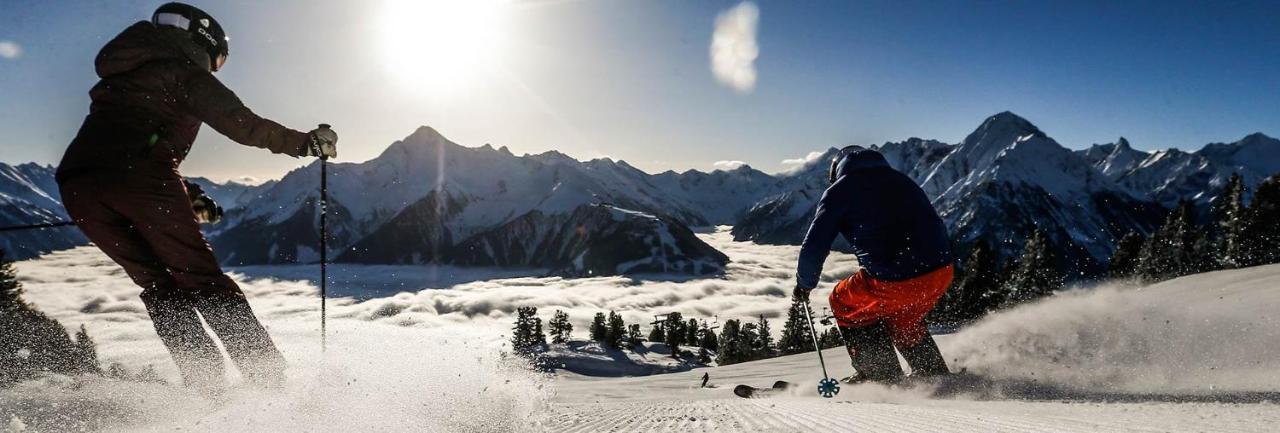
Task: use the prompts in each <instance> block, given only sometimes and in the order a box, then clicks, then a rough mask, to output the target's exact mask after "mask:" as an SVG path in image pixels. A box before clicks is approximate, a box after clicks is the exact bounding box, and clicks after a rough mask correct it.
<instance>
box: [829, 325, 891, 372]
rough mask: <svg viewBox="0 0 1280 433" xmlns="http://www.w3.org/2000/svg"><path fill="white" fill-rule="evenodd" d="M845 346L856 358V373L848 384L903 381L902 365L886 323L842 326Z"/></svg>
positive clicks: (854, 365) (854, 358) (854, 364)
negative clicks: (859, 326)
mask: <svg viewBox="0 0 1280 433" xmlns="http://www.w3.org/2000/svg"><path fill="white" fill-rule="evenodd" d="M840 331H841V334H842V335H843V336H844V344H845V348H847V349H848V350H849V357H850V358H851V359H852V361H853V368H854V370H856V371H857V373H856V374H854V375H853V376H850V377H848V378H846V379H845V380H846V382H845V383H863V382H877V383H884V384H893V383H897V382H899V381H901V380H902V377H903V373H902V366H900V365H898V355H897V354H896V353H894V351H893V341H892V340H891V339H890V337H889V326H888V325H886V324H885V323H884V322H877V323H876V324H874V325H871V326H866V327H861V328H845V327H841V328H840Z"/></svg>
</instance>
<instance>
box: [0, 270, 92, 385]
mask: <svg viewBox="0 0 1280 433" xmlns="http://www.w3.org/2000/svg"><path fill="white" fill-rule="evenodd" d="M22 293H23V290H22V284H21V283H20V282H18V276H17V272H16V270H15V269H14V268H13V265H12V263H11V262H9V261H8V260H6V259H5V257H4V253H3V252H2V251H0V385H5V384H9V383H13V382H16V381H20V380H23V379H26V378H28V377H31V375H32V374H34V373H36V372H40V371H48V372H53V373H61V374H76V373H83V372H87V371H86V370H85V367H86V365H85V364H84V363H83V362H81V359H82V358H81V357H79V356H77V355H78V353H79V352H78V350H77V346H76V345H75V343H74V342H72V341H71V336H70V335H69V334H67V330H66V328H64V327H63V326H62V324H60V323H58V321H56V320H54V319H52V318H50V317H49V316H46V315H45V314H44V313H41V312H39V311H36V310H35V309H34V308H32V307H31V306H30V305H29V304H27V303H26V302H25V301H24V300H23V299H22ZM86 343H87V344H90V345H91V344H92V342H91V341H88V342H86ZM95 352H96V349H95Z"/></svg>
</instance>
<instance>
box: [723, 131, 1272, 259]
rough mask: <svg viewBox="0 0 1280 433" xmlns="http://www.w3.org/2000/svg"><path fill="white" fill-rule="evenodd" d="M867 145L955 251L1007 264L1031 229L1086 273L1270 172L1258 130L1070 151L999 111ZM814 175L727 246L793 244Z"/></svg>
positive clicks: (754, 217)
mask: <svg viewBox="0 0 1280 433" xmlns="http://www.w3.org/2000/svg"><path fill="white" fill-rule="evenodd" d="M871 147H873V148H876V149H877V150H879V151H880V152H882V153H883V154H884V155H885V157H886V159H888V161H889V163H890V165H892V166H893V167H894V168H895V169H898V170H899V171H902V172H903V173H906V174H907V175H908V176H910V177H911V178H912V179H914V180H915V181H916V182H917V183H919V184H920V185H921V186H922V187H923V188H924V190H925V192H926V193H927V194H928V195H929V196H930V197H931V198H932V199H933V204H934V207H935V208H937V209H938V212H939V213H940V214H941V215H942V216H943V218H944V220H945V221H946V222H947V226H948V229H949V230H950V231H951V233H952V235H953V236H954V237H955V239H956V241H957V242H958V243H960V244H961V245H965V244H969V243H972V242H974V241H976V240H978V239H979V238H985V239H986V240H987V241H988V242H991V243H993V244H994V245H995V246H996V247H997V248H998V249H1000V250H1001V252H1002V253H1003V255H1004V256H1006V257H1007V256H1012V255H1013V254H1016V253H1017V252H1018V251H1019V249H1020V248H1021V241H1020V239H1023V238H1024V237H1025V236H1026V235H1027V234H1028V233H1030V231H1031V230H1032V229H1033V228H1036V227H1038V228H1041V229H1044V230H1046V231H1047V232H1048V233H1049V235H1050V237H1051V238H1053V240H1054V241H1055V244H1057V245H1060V246H1061V247H1062V249H1063V250H1064V251H1065V252H1066V256H1067V258H1068V260H1070V261H1071V262H1072V263H1073V264H1074V266H1073V267H1072V268H1073V269H1075V270H1078V271H1080V272H1082V273H1086V274H1087V273H1091V272H1096V271H1098V270H1100V269H1101V266H1102V265H1103V264H1105V261H1106V260H1107V259H1108V258H1109V257H1110V254H1111V252H1112V248H1113V245H1114V243H1115V239H1117V238H1118V237H1119V236H1123V235H1124V234H1125V233H1128V232H1129V231H1131V230H1132V231H1138V232H1142V233H1150V231H1151V230H1152V229H1154V228H1155V227H1156V226H1157V225H1158V224H1159V223H1160V222H1161V221H1162V220H1163V218H1164V215H1165V212H1166V208H1168V207H1171V206H1172V205H1173V204H1176V203H1177V201H1178V200H1182V199H1187V200H1194V201H1197V202H1199V203H1202V204H1203V203H1206V202H1208V201H1209V200H1210V199H1212V197H1215V196H1216V195H1217V194H1218V193H1219V192H1220V191H1221V188H1222V187H1223V186H1224V185H1225V182H1226V179H1227V178H1228V177H1230V175H1231V173H1232V172H1239V173H1241V174H1242V175H1243V176H1244V178H1245V182H1246V184H1247V185H1250V186H1252V185H1256V184H1257V182H1258V181H1260V180H1261V179H1263V178H1264V177H1265V176H1268V175H1272V174H1276V173H1280V157H1277V155H1280V140H1276V139H1273V138H1270V137H1267V136H1265V135H1263V134H1261V133H1256V134H1252V135H1249V136H1248V137H1245V138H1244V139H1242V140H1240V141H1237V142H1234V143H1214V144H1210V145H1207V146H1205V147H1204V148H1203V149H1201V150H1199V151H1197V152H1191V153H1188V152H1184V151H1180V150H1177V149H1169V150H1163V151H1157V152H1143V151H1139V150H1135V149H1133V148H1132V147H1131V146H1130V145H1129V143H1128V141H1127V140H1125V139H1123V138H1122V139H1120V140H1119V141H1118V142H1117V143H1112V144H1106V145H1094V146H1093V147H1091V148H1088V149H1084V150H1078V151H1074V152H1073V151H1070V150H1068V149H1066V148H1065V147H1063V146H1061V145H1060V144H1058V143H1057V142H1056V141H1054V140H1053V139H1052V138H1051V137H1049V136H1048V135H1047V134H1045V133H1044V132H1043V131H1041V130H1040V129H1039V128H1037V127H1036V126H1035V125H1033V124H1031V122H1029V121H1027V120H1026V119H1023V118H1022V117H1019V116H1018V115H1016V114H1013V113H1011V112H1003V113H998V114H996V115H993V116H991V117H989V118H987V119H986V120H985V121H984V122H983V123H982V124H981V125H980V126H979V127H978V128H977V129H976V130H974V131H973V132H972V133H971V134H969V135H968V136H967V137H965V139H964V140H963V141H961V142H960V143H957V144H946V143H942V142H938V141H934V140H923V139H918V138H912V139H908V140H906V141H901V142H888V143H884V144H882V145H878V146H871ZM834 151H835V150H834V149H832V150H830V151H828V154H827V155H824V156H823V158H821V159H822V160H824V161H827V160H830V154H831V153H832V152H834ZM822 168H823V167H818V166H813V167H809V168H808V169H807V170H805V171H802V172H799V173H797V174H795V175H796V176H801V177H808V178H811V179H822V180H821V181H816V180H815V181H813V182H810V183H809V184H807V186H806V187H805V188H803V189H798V190H793V191H788V192H786V193H783V194H780V195H776V196H772V197H768V198H766V199H764V200H762V201H760V202H758V203H757V204H756V205H755V206H753V207H752V209H751V211H750V212H748V213H747V215H745V216H744V217H743V218H742V220H741V221H740V223H739V224H738V225H736V226H735V227H734V236H735V239H739V240H755V241H759V242H766V243H787V244H797V243H799V242H800V241H801V240H803V238H804V233H805V229H806V228H807V225H808V222H809V221H808V219H809V218H810V216H811V215H812V212H813V208H814V206H816V203H817V200H818V199H819V198H820V197H821V195H822V191H823V190H824V189H825V187H826V182H825V176H826V174H825V172H824V171H823V170H822Z"/></svg>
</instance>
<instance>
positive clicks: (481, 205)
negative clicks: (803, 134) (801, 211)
mask: <svg viewBox="0 0 1280 433" xmlns="http://www.w3.org/2000/svg"><path fill="white" fill-rule="evenodd" d="M329 173H330V178H329V191H330V203H329V206H330V212H331V213H330V221H331V225H330V227H331V228H332V229H333V230H332V232H331V233H332V236H333V237H332V238H331V242H332V243H331V244H332V245H335V248H334V250H333V252H334V253H335V254H334V256H336V258H337V260H338V261H342V262H355V263H406V264H416V263H453V264H468V265H499V266H527V267H538V268H549V269H553V270H558V271H560V272H562V273H567V274H593V275H600V274H618V273H639V272H679V273H694V274H702V273H710V272H716V271H717V270H718V269H722V268H723V266H724V264H725V263H726V262H727V258H725V257H724V255H723V254H721V253H719V252H718V251H716V250H715V249H714V248H711V247H709V246H707V245H706V244H705V243H703V242H702V241H700V240H698V239H697V237H696V236H694V235H693V234H692V232H691V231H690V230H689V229H688V227H690V226H707V225H711V224H727V223H732V222H733V218H734V217H735V215H736V214H737V213H740V212H741V211H745V209H746V208H747V207H748V206H749V205H750V203H751V200H752V199H751V197H754V196H755V195H759V194H750V195H748V194H743V195H726V194H722V193H721V191H725V190H738V191H742V190H745V191H755V190H762V189H764V190H774V189H776V190H780V189H781V188H783V187H784V186H783V185H779V184H777V182H776V180H775V179H774V178H773V177H771V176H769V175H767V174H763V173H760V172H758V171H754V170H750V169H740V170H735V171H733V172H723V171H718V172H714V173H699V172H687V173H686V174H683V175H681V174H675V173H663V174H659V175H650V174H648V173H645V172H643V171H640V170H638V169H636V168H634V167H631V166H630V165H627V163H625V162H621V161H618V162H615V161H612V160H609V159H597V160H591V161H586V162H583V161H578V160H576V159H573V158H570V157H568V156H566V155H564V154H561V153H558V152H546V153H542V154H537V155H523V156H516V155H514V154H512V153H511V152H510V151H509V150H507V149H506V148H505V147H503V148H499V149H495V148H493V147H492V146H489V145H485V146H481V147H476V148H468V147H463V146H460V145H458V144H456V143H453V142H451V141H449V140H448V139H446V138H445V137H443V136H441V135H440V134H439V133H438V132H436V131H435V130H434V129H432V128H429V127H423V128H420V129H418V130H417V131H416V132H414V133H413V134H412V135H410V136H408V137H406V138H405V139H404V140H401V141H398V142H396V143H394V144H392V145H391V146H390V147H388V148H387V150H386V151H384V152H383V153H382V154H381V155H379V156H378V157H376V158H374V159H372V160H369V161H366V162H363V163H340V164H332V165H331V166H330V167H329ZM318 181H319V166H318V165H316V164H312V165H309V166H307V167H304V168H301V169H298V170H295V171H293V172H291V173H289V174H288V175H286V176H285V177H284V178H282V179H281V180H280V181H278V182H276V183H274V184H271V185H264V186H261V187H254V188H250V189H248V190H247V191H246V192H245V193H244V194H247V196H248V197H250V198H248V199H247V200H245V201H244V202H243V203H242V205H241V206H239V207H238V208H236V209H234V210H232V211H230V212H228V214H227V218H226V222H224V223H223V224H222V225H221V226H220V227H218V228H216V229H215V230H214V231H212V232H211V233H210V234H211V242H212V243H213V244H214V247H215V251H218V252H219V254H222V256H221V259H222V260H223V261H224V262H225V263H228V264H261V263H295V262H303V263H305V262H311V261H315V260H317V259H318V256H319V253H318V252H317V251H316V250H315V245H317V243H318V237H317V236H318V235H317V234H316V233H315V230H314V227H316V219H317V218H318V214H317V212H316V205H315V204H316V203H317V201H318V194H319V191H318ZM770 188H773V189H770ZM735 200H736V201H735ZM713 208H714V209H715V210H714V211H706V210H707V209H713ZM735 208H736V209H737V210H735Z"/></svg>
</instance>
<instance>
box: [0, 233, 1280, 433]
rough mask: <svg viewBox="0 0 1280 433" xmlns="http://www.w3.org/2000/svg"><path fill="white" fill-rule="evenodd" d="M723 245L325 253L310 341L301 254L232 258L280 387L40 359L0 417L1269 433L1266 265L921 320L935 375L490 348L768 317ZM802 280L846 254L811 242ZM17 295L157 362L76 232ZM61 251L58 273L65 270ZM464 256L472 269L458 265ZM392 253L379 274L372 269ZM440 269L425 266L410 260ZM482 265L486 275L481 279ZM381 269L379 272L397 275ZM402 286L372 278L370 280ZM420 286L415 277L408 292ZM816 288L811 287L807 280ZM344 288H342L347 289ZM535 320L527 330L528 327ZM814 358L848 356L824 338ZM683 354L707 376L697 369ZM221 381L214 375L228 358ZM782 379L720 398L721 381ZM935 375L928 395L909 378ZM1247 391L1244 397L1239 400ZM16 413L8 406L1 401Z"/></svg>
mask: <svg viewBox="0 0 1280 433" xmlns="http://www.w3.org/2000/svg"><path fill="white" fill-rule="evenodd" d="M700 236H702V237H703V238H704V239H705V240H707V242H709V243H711V244H712V245H713V246H716V247H717V248H718V249H721V250H722V251H725V252H726V253H727V254H729V255H730V256H731V257H732V258H733V259H734V262H733V263H732V264H731V265H730V268H729V270H728V272H727V273H726V275H725V277H724V278H722V279H688V278H675V277H674V276H665V277H664V276H652V277H649V278H637V279H631V278H621V277H609V278H581V279H564V278H506V279H503V278H501V277H502V276H501V275H494V274H493V273H492V272H494V271H484V270H473V269H466V270H457V269H450V268H435V269H432V268H425V267H413V266H399V267H396V266H379V267H336V268H334V269H331V271H332V272H333V273H334V274H335V275H336V276H337V277H338V278H340V279H343V280H344V281H346V283H344V284H353V285H354V286H351V287H347V290H350V291H355V293H358V292H359V287H358V281H360V280H362V278H353V277H351V276H350V275H342V274H343V273H345V272H363V274H362V275H369V276H378V277H377V280H378V281H377V284H376V286H377V289H376V290H373V291H372V295H373V296H362V297H360V299H364V300H358V299H356V298H352V297H341V298H335V299H331V300H330V310H329V311H330V321H329V332H330V335H329V347H328V351H327V352H324V353H321V352H320V350H319V347H318V345H319V341H318V329H317V328H318V317H317V309H318V302H317V299H316V298H315V295H316V287H315V285H314V283H313V282H312V281H309V280H307V279H304V278H299V277H300V276H304V275H306V273H307V272H309V271H314V269H315V268H314V267H310V266H278V267H254V268H241V269H235V270H233V271H234V274H233V275H234V277H235V278H236V279H237V281H239V282H240V283H241V284H242V285H243V287H244V289H245V291H246V293H247V295H248V296H249V299H250V300H251V302H252V303H253V305H254V308H255V311H257V313H258V315H259V316H260V317H262V319H263V321H264V323H265V324H266V326H267V327H268V328H269V330H270V331H271V332H272V334H273V336H275V338H276V340H277V341H278V342H279V344H280V345H281V348H282V350H283V352H284V353H285V356H286V357H287V358H288V360H289V362H290V365H291V366H292V368H291V370H290V372H289V375H290V378H289V381H288V384H287V386H286V387H285V389H283V390H281V391H279V392H263V391H255V390H252V389H243V388H236V389H233V390H232V391H231V392H230V393H229V394H227V395H225V396H224V397H222V398H221V399H217V400H215V401H211V400H209V399H206V398H203V397H200V396H197V395H193V394H189V393H187V392H185V391H183V390H181V389H179V388H177V387H172V386H160V385H148V384H132V383H129V384H122V383H119V382H115V381H108V380H80V381H71V380H67V379H65V378H62V379H59V378H50V379H46V380H43V381H39V382H34V383H27V384H24V385H22V386H20V387H18V388H14V389H9V390H4V391H0V421H4V422H7V424H0V425H7V426H25V428H26V429H27V431H77V430H95V431H175V430H182V431H218V432H236V431H283V432H288V431H333V432H339V431H340V432H347V431H540V430H552V431H672V430H676V431H797V430H803V431H863V430H868V431H966V432H969V431H972V432H978V431H984V432H985V431H1134V430H1139V431H1269V430H1272V427H1273V426H1274V425H1276V423H1277V422H1280V407H1277V405H1276V404H1275V403H1274V402H1276V401H1280V352H1277V351H1278V350H1280V326H1277V323H1276V320H1277V318H1276V316H1277V313H1276V311H1278V309H1277V306H1280V292H1276V290H1275V287H1277V286H1280V266H1267V267H1257V268H1249V269H1243V270H1235V271H1223V272H1215V273H1210V274H1202V275H1195V276H1190V277H1184V278H1182V279H1178V280H1174V281H1170V282H1166V283H1163V284H1159V285H1155V286H1151V287H1146V288H1131V287H1119V286H1114V287H1113V286H1105V287H1097V288H1087V289H1081V290H1078V291H1073V292H1070V293H1068V294H1065V295H1061V296H1056V297H1053V298H1051V299H1048V300H1045V301H1042V302H1040V303H1037V304H1033V305H1029V306H1025V307H1023V308H1019V309H1016V310H1012V311H1009V312H1006V313H1002V314H998V315H995V316H993V317H990V318H988V319H987V320H984V321H983V322H981V323H979V324H977V325H975V326H973V327H970V328H967V329H965V330H963V331H961V332H959V333H957V334H955V335H950V336H943V337H941V338H940V339H939V340H940V344H941V346H942V349H943V352H944V354H945V355H946V356H947V357H948V359H950V360H951V361H952V368H953V369H957V370H958V369H961V368H964V369H967V371H968V372H970V373H973V374H976V375H977V376H976V377H977V378H979V379H977V380H976V381H975V382H974V383H970V384H969V386H966V387H961V388H960V389H959V390H958V391H957V390H954V389H952V390H948V389H945V388H944V389H937V390H935V389H929V388H918V389H913V390H903V389H886V388H883V387H879V386H873V385H865V386H857V387H846V388H845V389H844V390H843V391H842V392H841V394H840V396H838V398H836V399H833V400H825V399H820V398H817V397H814V396H812V395H810V394H809V393H808V391H807V389H809V388H811V387H812V386H813V385H814V384H815V383H816V381H817V379H818V378H819V377H818V375H819V373H818V370H817V367H816V362H815V359H814V354H812V353H810V354H801V355H795V356H789V357H782V358H777V359H772V360H765V361H758V362H751V363H744V364H737V365H731V366H725V367H715V368H698V369H694V370H692V371H688V372H684V373H674V374H664V375H657V376H649V377H632V378H607V379H606V378H587V377H581V376H574V375H570V374H564V375H562V376H561V377H559V378H555V379H552V378H548V377H546V376H543V375H540V374H536V373H532V372H530V371H528V370H526V369H523V368H520V367H519V366H517V365H514V364H513V363H512V361H511V360H510V359H509V358H506V357H504V356H502V355H501V353H502V351H503V347H504V346H505V343H504V340H505V339H506V338H507V337H506V335H507V334H508V332H509V327H510V324H511V321H512V316H513V315H514V309H515V307H516V306H524V305H532V306H537V307H539V315H540V316H542V317H543V318H544V320H546V319H547V318H549V317H550V316H551V313H552V312H553V311H554V310H555V309H562V310H565V311H566V312H568V313H569V315H570V318H571V319H572V320H573V321H574V326H575V330H576V331H577V334H578V335H584V334H585V330H586V329H587V322H588V321H589V320H590V319H591V317H592V315H594V313H596V312H599V311H607V310H611V309H612V310H616V311H618V312H619V313H621V314H622V315H623V316H624V317H625V319H626V321H627V322H628V323H634V322H641V323H647V322H648V321H649V320H651V319H652V316H653V314H655V313H659V312H671V311H679V312H681V313H683V314H684V315H685V316H686V317H691V318H710V317H711V316H713V315H718V316H719V319H720V320H721V322H723V321H724V320H726V319H729V318H738V319H746V318H751V317H754V316H755V315H757V314H766V315H768V316H770V317H772V318H773V319H774V320H773V321H774V323H773V324H774V329H775V331H778V330H780V329H781V322H780V320H779V316H780V315H781V314H783V313H784V312H785V311H786V307H787V305H788V302H789V300H788V292H789V290H788V289H789V287H790V285H791V279H792V269H793V264H794V261H795V257H796V248H795V247H788V246H762V245H754V244H749V243H735V242H732V241H730V240H729V234H728V233H727V232H726V231H725V229H724V228H721V230H719V231H717V232H715V233H707V234H701V235H700ZM830 261H831V262H830V263H829V264H828V266H827V269H828V273H827V274H826V275H824V281H825V284H824V287H829V286H830V285H831V284H830V283H831V282H833V281H834V280H835V279H837V278H839V277H842V276H845V275H849V274H850V273H851V272H853V271H854V270H855V269H856V263H854V262H853V260H852V257H851V256H847V255H842V254H833V255H832V258H831V259H830ZM17 267H18V272H19V274H20V275H21V278H22V280H23V282H24V284H25V285H26V288H27V291H28V294H27V297H28V299H29V300H30V301H31V302H33V303H34V304H35V305H36V306H37V307H38V308H40V309H41V310H43V311H45V312H47V313H49V314H50V315H52V316H53V317H55V318H57V319H58V320H60V321H62V323H63V324H64V325H67V326H68V327H78V326H79V325H80V324H85V325H86V326H87V327H88V329H89V332H90V333H91V334H92V335H93V336H94V338H95V339H96V340H97V341H98V343H99V354H100V356H101V358H102V360H103V361H104V362H105V363H110V362H121V363H123V364H125V365H127V366H129V367H130V368H132V369H134V370H136V369H137V368H140V367H142V366H145V365H148V364H151V365H154V366H156V368H157V369H158V370H159V372H160V373H161V375H162V376H164V377H165V378H168V379H170V380H173V379H174V378H175V377H176V374H175V372H174V371H173V368H172V366H171V365H170V362H169V361H168V357H167V355H166V353H165V351H164V349H163V347H162V346H161V345H160V343H159V341H158V339H157V338H156V337H155V333H154V330H153V329H152V328H151V324H150V322H149V321H148V320H147V319H146V313H145V311H144V310H143V308H142V304H141V303H140V302H139V301H138V299H137V293H138V288H137V287H135V286H133V285H132V283H131V282H129V280H128V279H127V278H126V277H125V276H124V275H123V273H122V272H121V270H120V269H119V268H118V267H117V266H116V265H114V264H112V263H111V262H110V261H109V260H107V259H106V258H105V257H104V256H102V255H101V254H100V253H99V252H97V251H96V250H95V249H93V248H78V249H74V250H69V251H64V252H59V253H54V254H50V255H47V256H44V257H42V258H39V259H35V260H29V261H24V262H19V263H18V264H17ZM69 269H73V270H74V272H68V270H69ZM469 272H479V274H478V275H476V276H475V278H467V275H464V274H466V273H469ZM393 273H394V275H393ZM433 274H434V275H443V276H442V277H437V278H434V279H432V278H429V276H430V275H433ZM483 278H495V279H483ZM397 281H398V283H397ZM397 286H398V287H403V288H405V289H407V290H406V291H404V292H401V293H397V294H394V295H388V294H387V293H388V292H386V291H385V290H386V287H397ZM418 289H422V290H418ZM826 290H827V289H820V291H819V292H818V293H817V294H815V296H814V299H815V300H819V301H818V302H816V306H818V307H821V306H823V303H822V302H821V301H820V300H822V299H825V297H826V293H827V292H826ZM347 293H348V294H347V295H344V296H351V293H352V292H347ZM544 329H545V328H544ZM826 353H827V360H828V366H829V368H831V370H832V373H833V374H834V375H847V374H849V373H850V372H851V369H850V368H849V367H848V364H847V360H846V358H842V357H844V356H845V355H843V354H842V353H841V350H839V349H835V350H828V351H827V352H826ZM703 373H709V374H710V375H711V383H712V384H713V385H715V386H716V387H715V388H709V389H699V388H698V387H697V383H698V379H700V378H701V376H702V374H703ZM232 379H233V380H236V378H235V377H234V375H233V377H232ZM776 379H787V380H792V381H796V382H798V383H801V384H803V386H802V388H801V390H800V391H797V392H796V393H795V394H794V395H788V396H782V397H780V398H776V399H770V400H742V399H738V398H736V397H733V396H732V395H731V387H732V385H735V384H737V383H740V382H742V383H751V384H756V385H768V384H769V383H771V382H772V381H773V380H776ZM934 393H940V394H942V395H943V397H931V395H932V394H934ZM1259 401H1265V402H1259ZM14 420H16V421H14Z"/></svg>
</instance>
